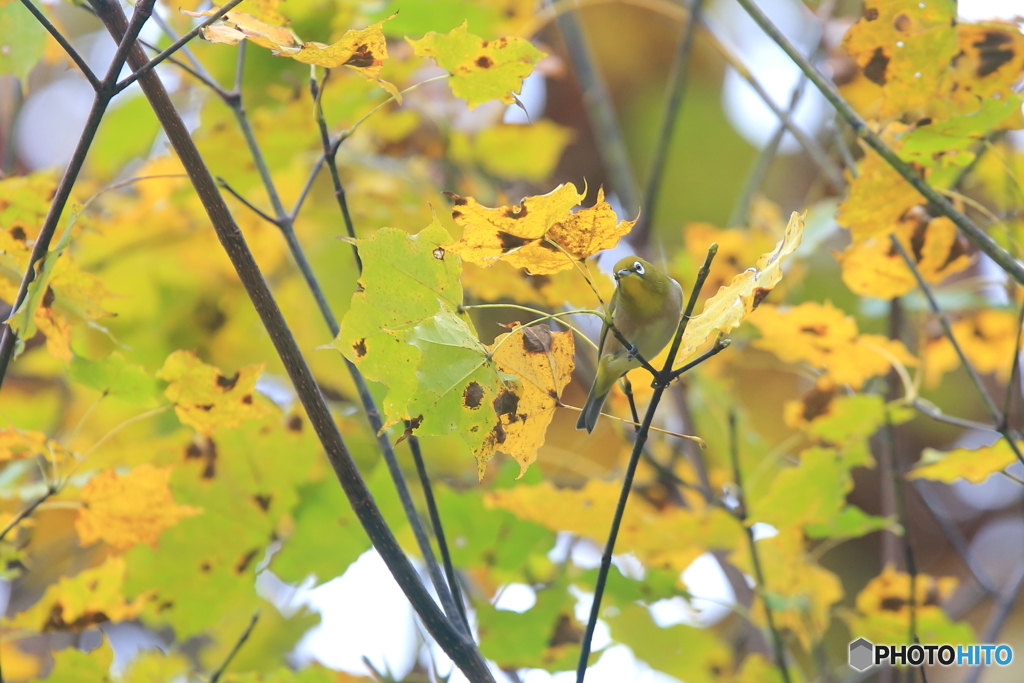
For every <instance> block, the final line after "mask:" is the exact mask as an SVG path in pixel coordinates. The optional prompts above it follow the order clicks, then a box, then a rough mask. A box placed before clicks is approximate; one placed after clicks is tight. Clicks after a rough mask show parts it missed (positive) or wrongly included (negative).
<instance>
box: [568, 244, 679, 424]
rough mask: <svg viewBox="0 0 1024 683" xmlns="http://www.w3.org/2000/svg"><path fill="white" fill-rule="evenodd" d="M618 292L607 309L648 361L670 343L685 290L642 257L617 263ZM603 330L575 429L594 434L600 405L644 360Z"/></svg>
mask: <svg viewBox="0 0 1024 683" xmlns="http://www.w3.org/2000/svg"><path fill="white" fill-rule="evenodd" d="M613 272H614V273H615V282H616V287H615V294H613V295H612V300H611V303H610V304H609V306H608V310H609V313H610V314H611V316H612V323H613V324H614V325H615V328H616V329H617V330H618V331H619V332H620V333H621V334H622V336H623V337H625V338H626V340H627V341H629V342H630V343H631V344H632V345H633V346H634V347H635V349H636V351H637V352H639V354H640V355H641V356H642V357H643V359H644V360H646V361H647V362H650V361H651V360H652V359H653V358H654V357H655V356H657V355H658V354H659V353H660V352H661V350H662V349H663V348H665V345H666V344H668V343H669V341H671V339H672V335H674V334H675V331H676V328H677V327H678V326H679V316H680V315H681V314H682V308H683V288H682V287H680V286H679V283H678V282H676V281H675V280H673V279H672V278H670V277H669V276H668V275H666V274H665V273H663V272H661V271H660V270H658V269H657V268H655V267H654V266H652V265H651V264H650V263H648V262H647V261H645V260H643V259H642V258H640V257H639V256H627V257H625V258H623V259H620V260H619V262H618V263H616V264H615V270H614V271H613ZM608 330H609V328H608V325H607V324H606V325H604V327H603V328H602V329H601V342H600V344H599V348H600V349H601V353H600V358H599V360H598V362H597V376H596V377H594V385H593V386H592V387H591V388H590V395H589V396H587V402H586V403H585V404H584V405H583V412H581V413H580V419H579V420H578V421H577V422H576V429H586V430H587V431H588V432H592V431H594V426H595V425H596V424H597V418H598V417H599V416H600V415H601V407H602V406H603V405H604V401H605V399H606V398H607V397H608V392H609V391H611V389H612V386H614V385H615V383H616V382H617V381H618V380H619V378H620V377H622V376H623V375H625V374H626V373H627V372H629V371H630V370H632V369H633V368H638V367H640V361H639V360H638V359H637V358H636V357H634V355H633V354H632V353H631V352H630V351H631V349H628V348H625V347H623V346H622V344H621V343H620V342H619V340H618V339H617V338H616V336H615V334H614V333H612V334H609V333H608Z"/></svg>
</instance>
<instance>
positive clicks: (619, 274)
mask: <svg viewBox="0 0 1024 683" xmlns="http://www.w3.org/2000/svg"><path fill="white" fill-rule="evenodd" d="M632 272H633V269H632V268H623V269H622V270H617V271H615V280H616V282H617V281H619V280H621V279H622V278H624V277H626V276H627V275H629V274H631V273H632Z"/></svg>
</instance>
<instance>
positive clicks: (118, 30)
mask: <svg viewBox="0 0 1024 683" xmlns="http://www.w3.org/2000/svg"><path fill="white" fill-rule="evenodd" d="M92 1H93V6H94V7H95V9H96V11H97V14H98V15H99V16H100V18H101V19H102V20H103V22H104V24H105V25H106V26H107V29H108V30H109V31H110V33H111V34H112V35H114V36H115V38H120V36H122V35H123V34H124V32H125V30H126V28H127V20H126V18H125V16H124V13H123V11H122V10H121V7H120V5H119V4H118V3H117V2H115V0H92ZM129 63H130V64H131V65H132V67H133V68H134V69H135V70H136V71H139V70H140V69H141V68H142V67H143V66H144V65H145V64H146V63H147V62H146V56H145V53H144V52H143V51H142V47H141V46H138V45H136V46H135V47H134V48H133V49H132V50H131V52H130V53H129ZM139 84H140V85H141V86H142V91H143V93H144V94H145V95H146V97H147V98H148V99H149V102H150V104H151V105H152V107H153V110H154V112H155V113H156V115H157V119H158V120H159V121H160V123H161V124H162V126H163V128H164V131H165V133H166V134H167V138H168V140H169V141H170V143H171V145H172V147H173V148H174V150H175V152H176V153H177V155H178V157H179V158H180V159H181V161H182V165H183V166H184V167H185V169H186V170H187V172H188V174H189V177H190V179H191V180H192V184H193V186H194V187H195V190H196V194H197V195H198V196H199V199H200V201H201V202H202V204H203V207H204V209H205V210H206V213H207V215H208V216H209V218H210V221H211V223H212V224H213V227H214V230H215V231H216V233H217V237H218V239H219V240H220V242H221V245H222V246H223V248H224V251H225V252H226V254H227V256H228V258H229V259H230V260H231V262H232V265H233V266H234V267H235V271H236V273H237V274H238V276H239V279H240V280H241V281H242V284H243V286H244V287H245V289H246V292H247V293H248V295H249V298H250V300H251V301H252V303H253V305H254V307H255V308H256V311H257V313H258V314H259V315H260V319H261V321H262V322H263V325H264V327H265V328H266V329H267V332H268V334H269V336H270V339H271V341H272V342H273V343H274V346H275V348H276V350H277V353H278V355H279V357H280V359H281V361H282V364H283V365H284V367H285V369H286V371H287V372H288V375H289V377H290V378H291V380H292V383H293V385H294V386H295V390H296V393H297V395H298V397H299V400H300V402H301V403H302V405H303V408H305V410H306V414H307V415H308V416H309V419H310V423H311V424H312V425H313V428H314V430H315V431H316V434H317V436H318V438H319V439H320V442H321V444H322V445H323V447H324V451H325V452H326V454H327V457H328V459H329V460H330V462H331V465H332V467H333V469H334V471H335V474H336V475H337V477H338V480H339V482H340V483H341V485H342V488H343V489H344V490H345V494H346V496H347V497H348V500H349V503H350V505H351V506H352V509H353V511H355V513H356V515H357V517H358V518H359V520H360V522H361V523H362V525H363V528H364V529H365V530H366V532H367V535H368V536H369V537H370V540H371V541H372V542H373V545H374V547H375V548H376V549H377V551H378V553H379V554H380V555H381V558H382V559H383V560H384V562H385V564H386V565H387V567H388V569H389V570H390V571H391V573H392V575H393V576H394V577H395V580H396V582H397V583H398V585H399V587H400V588H401V589H402V591H403V592H404V593H405V595H406V597H407V598H408V599H409V601H410V603H411V604H412V606H413V609H415V610H416V613H417V614H418V615H419V617H420V619H421V620H422V622H423V625H424V627H425V628H426V629H427V631H428V632H429V633H430V634H431V635H432V636H433V637H434V639H435V640H436V641H437V643H438V644H439V645H440V646H441V648H442V649H443V650H444V651H445V653H446V654H447V655H448V656H449V657H451V658H452V660H453V661H454V662H455V664H456V666H458V667H459V668H460V669H462V671H463V672H464V673H465V674H466V675H467V677H468V678H469V679H470V680H471V681H487V682H491V681H493V680H494V679H493V677H492V675H491V673H490V671H489V669H488V668H487V665H486V663H485V661H484V659H483V657H482V656H481V655H480V652H479V650H477V648H476V646H475V645H474V644H473V642H472V641H471V640H469V639H468V638H466V637H465V636H464V635H462V634H461V633H460V632H459V630H458V629H457V628H456V627H455V625H454V624H453V622H452V621H450V620H449V619H448V618H447V617H445V615H444V614H443V613H442V612H441V611H440V609H438V607H437V605H436V604H435V603H434V601H433V600H432V599H431V597H430V594H429V593H428V592H427V590H426V588H425V587H424V585H423V583H422V582H421V581H420V579H419V576H418V575H417V573H416V570H415V569H414V568H413V566H412V564H411V563H410V562H409V559H408V558H407V557H406V556H405V553H404V552H403V551H402V549H401V547H400V546H399V545H398V542H397V540H396V539H395V537H394V534H393V533H392V532H391V529H390V528H389V527H388V525H387V522H386V521H385V520H384V518H383V516H382V515H381V513H380V509H379V508H378V507H377V505H376V503H375V502H374V500H373V497H372V495H371V494H370V492H369V490H368V489H367V488H366V483H365V482H364V481H363V479H362V477H361V476H360V474H359V470H358V468H357V467H356V465H355V462H354V461H353V460H352V455H351V453H350V452H349V450H348V448H347V446H346V445H345V441H344V439H343V438H342V436H341V433H340V432H339V431H338V426H337V424H336V423H335V422H334V418H333V417H332V415H331V412H330V409H329V408H328V406H327V402H326V400H325V399H324V397H323V394H322V393H321V391H320V389H319V387H318V386H317V384H316V381H315V379H314V378H313V374H312V372H311V371H310V369H309V366H308V364H307V363H306V360H305V358H303V356H302V352H301V351H300V350H299V347H298V345H297V343H296V341H295V338H294V336H293V335H292V332H291V329H290V328H289V327H288V324H287V322H286V321H285V319H284V316H283V315H282V313H281V309H280V308H279V307H278V305H277V302H276V301H275V300H274V296H273V294H272V293H271V291H270V289H269V287H268V286H267V283H266V280H264V278H263V275H262V273H261V272H260V270H259V266H258V265H257V264H256V261H255V259H254V258H253V255H252V252H251V251H250V250H249V247H248V244H247V243H246V241H245V237H244V235H243V234H242V233H241V231H240V230H239V229H238V226H237V225H236V224H235V222H234V220H233V219H232V217H231V213H230V211H229V210H228V208H227V205H226V204H225V203H224V199H223V197H221V195H220V193H219V192H218V190H217V185H216V183H215V181H214V180H213V177H212V176H211V175H210V172H209V169H207V167H206V164H205V163H204V161H203V158H202V156H201V155H200V154H199V151H198V150H197V149H196V146H195V143H194V142H193V141H192V139H191V137H190V135H189V132H188V129H187V128H186V127H185V124H184V122H183V121H182V120H181V117H180V116H179V115H178V113H177V111H176V110H175V109H174V105H173V103H172V102H171V100H170V97H169V96H168V94H167V91H166V90H165V89H164V87H163V84H162V83H161V82H160V79H159V78H157V77H156V76H155V74H153V73H152V72H151V71H149V72H146V73H144V74H142V75H141V76H140V77H139Z"/></svg>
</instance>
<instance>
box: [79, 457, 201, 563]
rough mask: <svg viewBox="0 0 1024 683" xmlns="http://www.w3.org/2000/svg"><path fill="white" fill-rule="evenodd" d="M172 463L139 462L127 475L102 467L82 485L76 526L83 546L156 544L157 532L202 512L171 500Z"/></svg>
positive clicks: (125, 546)
mask: <svg viewBox="0 0 1024 683" xmlns="http://www.w3.org/2000/svg"><path fill="white" fill-rule="evenodd" d="M170 478H171V468H170V467H163V468H157V467H153V466H152V465H150V464H144V465H139V466H138V467H136V468H135V469H133V470H132V471H131V472H129V473H128V474H124V475H121V474H118V473H117V472H115V471H113V470H104V471H102V472H100V473H99V474H97V475H96V476H95V477H93V478H92V479H90V480H89V481H88V483H86V485H85V486H84V487H82V495H81V501H82V507H81V509H80V510H79V511H78V517H77V519H75V530H76V531H77V532H78V538H79V540H80V541H81V543H82V545H83V546H85V545H89V544H90V543H95V542H96V541H101V540H102V541H105V542H106V543H107V544H109V545H111V546H113V547H115V548H119V549H121V550H124V549H126V548H131V547H132V546H134V545H138V544H139V543H146V544H148V545H150V546H155V545H156V542H157V541H158V540H159V539H160V534H162V533H163V532H164V530H165V529H169V528H170V527H172V526H174V525H175V524H177V523H178V521H179V520H182V519H184V518H186V517H192V516H193V515H198V514H200V513H201V512H202V510H201V509H199V508H196V507H192V506H191V505H178V504H177V503H176V502H174V498H173V496H172V495H171V489H170V487H169V486H168V482H169V481H170Z"/></svg>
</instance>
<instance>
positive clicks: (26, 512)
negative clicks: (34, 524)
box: [0, 485, 57, 541]
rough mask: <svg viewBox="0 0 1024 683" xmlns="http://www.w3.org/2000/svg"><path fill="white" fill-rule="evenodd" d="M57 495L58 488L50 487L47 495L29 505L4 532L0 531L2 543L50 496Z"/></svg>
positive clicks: (9, 523) (8, 524)
mask: <svg viewBox="0 0 1024 683" xmlns="http://www.w3.org/2000/svg"><path fill="white" fill-rule="evenodd" d="M55 493H57V487H56V486H54V485H51V486H49V487H48V488H47V489H46V493H44V494H43V495H41V496H39V497H38V498H36V499H35V500H34V501H32V503H31V504H29V506H28V507H26V508H24V509H23V510H22V511H21V512H19V513H18V514H17V515H15V517H14V519H12V520H11V521H10V522H8V523H7V526H5V527H4V528H3V530H0V541H3V540H4V539H5V538H7V534H9V533H11V530H12V529H14V527H16V526H18V525H19V524H21V522H22V520H23V519H25V518H26V517H28V516H29V515H31V514H32V513H33V512H35V511H36V508H37V507H39V506H40V505H42V504H43V503H45V502H46V501H47V500H48V499H49V498H50V496H52V495H53V494H55Z"/></svg>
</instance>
